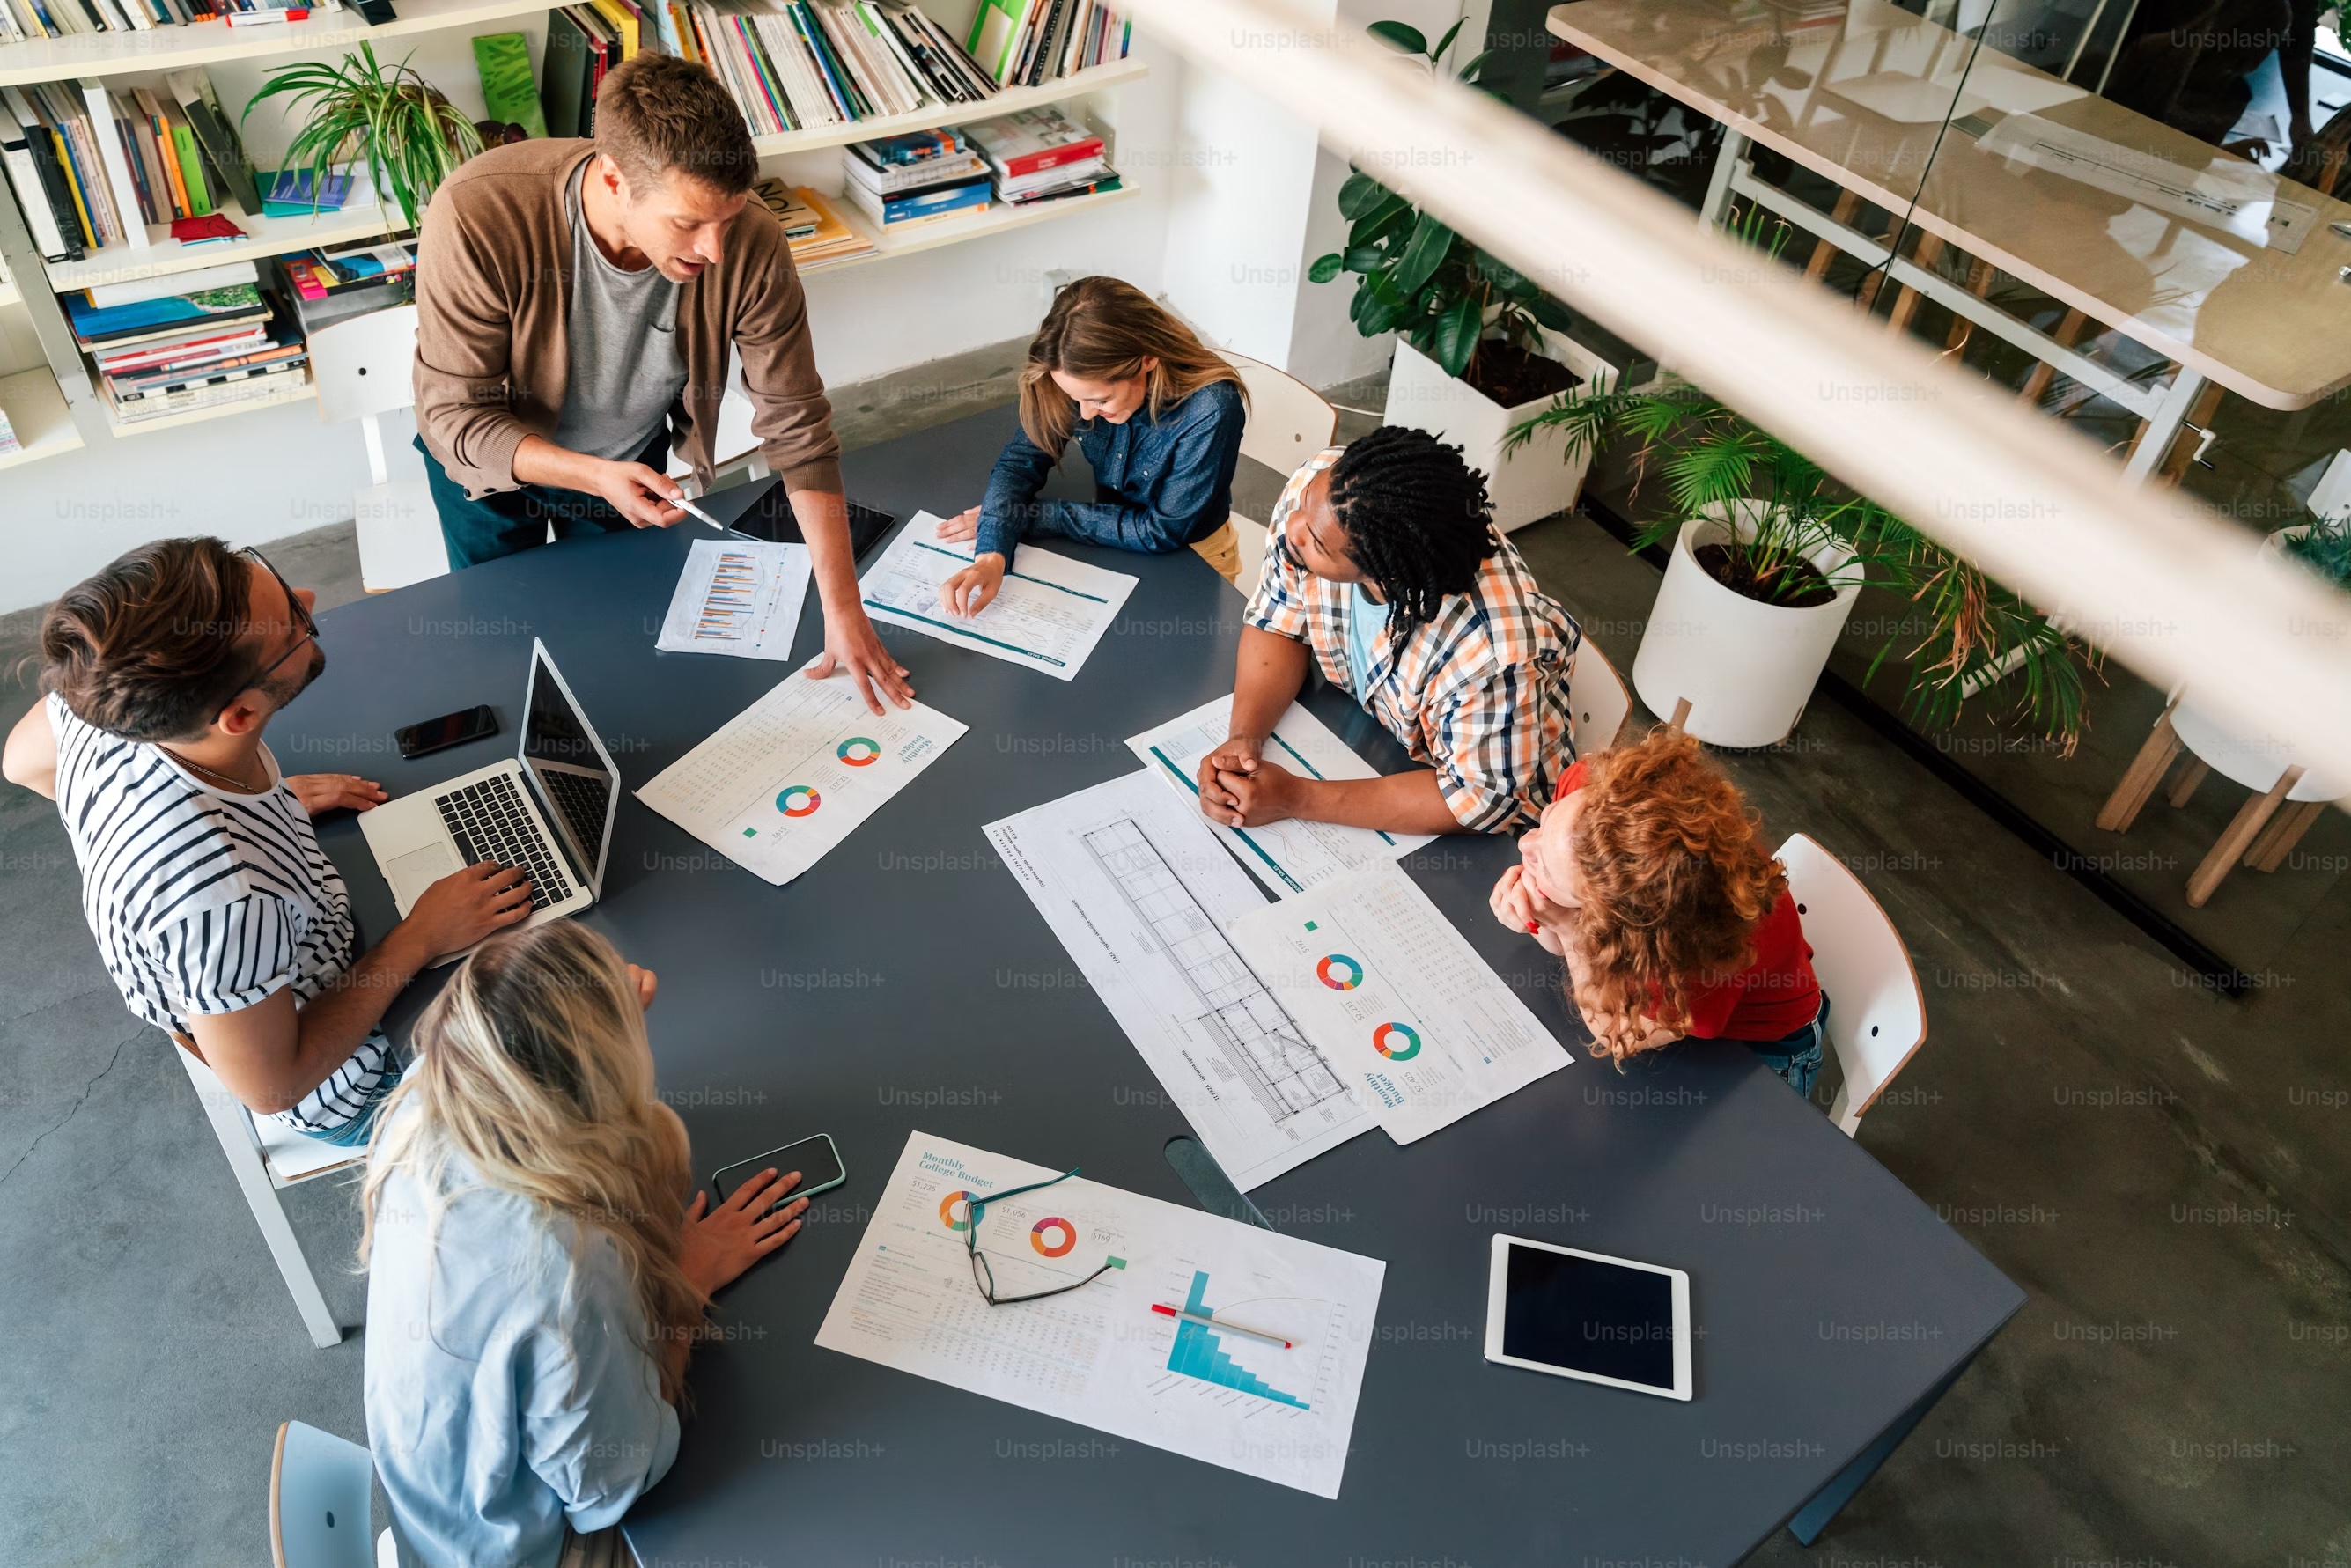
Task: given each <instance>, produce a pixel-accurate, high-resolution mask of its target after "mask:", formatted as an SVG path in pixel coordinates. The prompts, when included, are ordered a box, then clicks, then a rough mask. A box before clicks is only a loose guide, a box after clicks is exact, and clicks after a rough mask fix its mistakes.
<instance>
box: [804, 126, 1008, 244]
mask: <svg viewBox="0 0 2351 1568" xmlns="http://www.w3.org/2000/svg"><path fill="white" fill-rule="evenodd" d="M841 175H842V179H841V192H842V193H843V194H844V195H846V196H847V197H848V198H849V199H850V201H851V202H852V204H855V205H856V206H857V207H858V208H859V210H861V211H862V212H863V213H864V214H865V215H866V216H868V217H870V218H872V219H873V220H874V222H876V223H878V224H880V225H882V227H883V229H884V230H889V229H901V228H905V227H908V226H910V225H914V224H921V223H928V222H930V221H932V220H933V219H935V218H943V217H948V216H951V215H953V214H957V213H969V212H977V211H979V210H980V209H982V208H985V207H986V206H987V204H989V202H990V201H991V200H992V199H993V196H994V193H995V187H994V183H993V181H992V180H991V178H990V175H989V172H988V167H987V161H986V160H985V159H983V158H981V157H980V155H979V154H978V153H977V152H973V151H972V148H971V143H970V142H969V141H966V140H965V138H964V135H963V132H961V131H956V130H954V129H953V128H946V129H942V130H938V131H916V132H914V134H913V135H911V136H885V137H882V138H880V139H879V140H877V141H852V142H851V143H850V144H849V145H848V146H847V147H845V148H843V149H842V150H841Z"/></svg>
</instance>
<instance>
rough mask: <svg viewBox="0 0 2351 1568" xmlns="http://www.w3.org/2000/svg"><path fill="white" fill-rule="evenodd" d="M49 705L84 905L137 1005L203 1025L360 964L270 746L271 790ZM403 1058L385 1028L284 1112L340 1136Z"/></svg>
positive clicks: (324, 866) (337, 887) (347, 914)
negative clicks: (251, 788) (199, 767)
mask: <svg viewBox="0 0 2351 1568" xmlns="http://www.w3.org/2000/svg"><path fill="white" fill-rule="evenodd" d="M47 711H48V716H49V727H50V728H51V729H52V730H53V731H55V733H56V735H57V812H58V814H59V815H60V816H62V817H63V818H64V819H65V824H66V832H67V835H68V837H70V838H71V839H72V840H73V847H74V858H75V859H76V860H77V861H78V862H80V864H81V888H82V913H83V914H84V915H87V916H88V917H89V929H90V934H91V935H92V936H96V937H97V938H98V951H99V957H100V958H102V959H104V960H105V963H106V968H107V972H108V973H109V974H110V975H111V976H113V977H114V983H115V986H116V987H117V988H119V989H120V991H121V992H122V999H123V1002H124V1003H125V1004H126V1005H127V1006H128V1007H129V1008H130V1009H131V1013H132V1014H133V1015H134V1016H136V1017H138V1018H140V1019H144V1020H145V1021H147V1022H148V1023H151V1024H153V1025H154V1026H155V1027H156V1028H157V1029H160V1030H164V1031H165V1032H166V1033H170V1034H177V1035H188V1034H190V1030H189V1029H188V1021H187V1020H188V1019H190V1018H191V1017H206V1016H210V1015H212V1014H215V1013H233V1012H241V1011H243V1010H244V1009H246V1008H249V1007H253V1006H256V1004H258V1003H260V1002H262V1001H263V1000H265V999H266V998H268V997H269V996H270V995H271V994H272V993H274V992H276V991H277V990H279V989H280V988H291V989H292V991H293V993H294V998H295V1003H296V1005H297V1006H299V1005H301V1004H302V1003H304V1002H307V1001H308V1000H310V999H311V998H314V997H316V996H317V995H318V994H319V992H320V991H321V990H323V989H324V988H326V986H327V985H328V983H329V981H331V980H333V979H334V978H335V977H337V976H338V975H340V974H341V973H342V972H343V970H344V969H346V968H348V967H350V961H351V958H352V956H353V954H352V947H353V945H354V938H355V928H354V927H353V925H352V924H351V901H350V895H349V894H347V893H345V892H344V890H343V879H342V875H341V873H339V872H337V871H336V870H335V867H334V862H331V861H329V859H328V858H327V856H326V854H325V852H323V851H321V850H320V849H319V836H318V834H317V833H316V832H314V831H312V830H311V827H310V814H309V813H308V811H305V810H303V809H302V803H301V802H300V801H298V800H296V799H295V798H294V792H293V791H292V790H291V789H287V787H286V780H285V778H284V776H283V775H281V774H280V773H279V772H278V768H277V758H275V757H273V756H271V755H270V751H269V748H268V747H266V746H264V747H262V748H261V756H262V760H263V761H264V762H265V763H266V765H267V767H268V769H269V788H268V789H267V790H266V791H265V792H263V793H261V794H258V795H239V794H235V793H233V792H230V791H226V790H222V789H214V788H213V787H212V786H211V785H208V784H204V783H203V782H201V781H199V780H198V779H197V778H196V777H195V775H194V774H193V773H190V772H188V771H187V770H186V769H184V768H182V767H181V766H180V765H179V764H178V763H176V762H174V761H172V758H169V757H167V756H165V755H164V753H163V752H162V750H161V749H160V748H158V747H153V746H151V745H148V744H146V743H144V742H141V741H133V740H125V739H123V738H121V737H120V736H114V735H110V734H108V733H107V732H106V731H104V730H102V729H98V728H94V727H91V726H90V725H88V724H85V723H84V722H82V720H81V719H80V718H79V717H78V716H76V715H75V714H74V711H73V710H72V709H71V708H69V707H68V706H66V704H65V701H64V699H63V698H61V697H59V696H57V695H56V694H55V693H52V694H50V695H49V698H48V701H47ZM391 1060H392V1046H391V1043H390V1042H389V1041H388V1040H385V1039H384V1037H383V1035H382V1034H381V1032H379V1031H372V1030H371V1031H370V1033H369V1035H368V1037H367V1039H366V1040H362V1041H361V1042H360V1048H359V1049H358V1050H357V1051H353V1052H352V1053H351V1056H350V1060H349V1061H346V1062H344V1063H343V1064H342V1065H341V1066H340V1067H339V1068H337V1069H335V1071H333V1072H331V1073H329V1074H328V1076H327V1079H326V1082H323V1083H321V1084H319V1086H318V1087H317V1088H316V1089H313V1090H312V1091H310V1092H309V1093H308V1094H306V1095H304V1096H303V1097H302V1101H301V1103H299V1104H298V1105H296V1106H295V1107H294V1108H293V1109H292V1110H291V1111H285V1112H280V1113H278V1116H277V1119H278V1120H280V1121H282V1122H285V1123H287V1124H289V1125H291V1126H294V1127H296V1128H298V1129H299V1130H300V1131H303V1132H306V1133H330V1132H333V1131H335V1130H336V1129H338V1128H340V1127H341V1126H343V1125H344V1124H346V1123H348V1122H350V1120H351V1119H352V1118H353V1117H355V1116H357V1115H358V1114H360V1112H361V1111H363V1110H365V1109H366V1107H367V1103H368V1101H369V1099H370V1098H371V1096H372V1095H373V1093H374V1092H375V1089H376V1087H377V1084H378V1082H380V1081H381V1079H382V1077H383V1074H384V1071H385V1068H386V1066H387V1065H388V1064H389V1063H390V1061H391Z"/></svg>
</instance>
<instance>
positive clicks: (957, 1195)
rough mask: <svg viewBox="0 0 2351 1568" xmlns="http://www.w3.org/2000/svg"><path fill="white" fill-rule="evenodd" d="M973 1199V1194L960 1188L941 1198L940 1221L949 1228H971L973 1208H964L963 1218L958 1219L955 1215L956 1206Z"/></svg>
mask: <svg viewBox="0 0 2351 1568" xmlns="http://www.w3.org/2000/svg"><path fill="white" fill-rule="evenodd" d="M971 1199H972V1195H971V1194H970V1193H967V1192H965V1191H963V1190H962V1189H960V1188H958V1189H956V1191H954V1192H951V1193H949V1194H947V1195H946V1197H943V1198H941V1199H939V1223H940V1224H941V1225H944V1226H946V1228H948V1229H949V1230H969V1229H970V1228H971V1210H970V1209H969V1208H966V1209H965V1210H964V1217H963V1218H961V1219H957V1218H956V1216H955V1206H956V1204H958V1203H962V1204H968V1203H969V1202H971Z"/></svg>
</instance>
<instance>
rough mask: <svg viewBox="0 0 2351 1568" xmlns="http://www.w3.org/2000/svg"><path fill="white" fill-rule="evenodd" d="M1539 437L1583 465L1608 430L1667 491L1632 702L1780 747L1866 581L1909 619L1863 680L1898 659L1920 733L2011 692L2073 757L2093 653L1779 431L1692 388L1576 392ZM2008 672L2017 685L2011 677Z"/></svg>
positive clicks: (2013, 708) (1540, 424) (1718, 734)
mask: <svg viewBox="0 0 2351 1568" xmlns="http://www.w3.org/2000/svg"><path fill="white" fill-rule="evenodd" d="M1545 431H1547V432H1550V433H1552V434H1554V435H1555V436H1556V437H1557V438H1559V439H1560V440H1562V442H1563V444H1565V446H1566V447H1567V449H1568V450H1569V451H1570V452H1572V453H1574V454H1577V455H1581V456H1583V457H1584V458H1585V459H1587V460H1588V458H1589V455H1590V453H1591V450H1592V448H1593V446H1594V445H1596V444H1598V443H1599V441H1600V440H1601V439H1603V437H1604V436H1606V435H1610V434H1621V435H1623V436H1624V437H1625V438H1626V439H1628V440H1631V441H1633V442H1634V443H1635V448H1634V452H1633V462H1634V473H1635V490H1636V492H1637V490H1638V488H1639V486H1641V485H1642V484H1645V483H1646V482H1647V477H1648V474H1649V471H1650V469H1651V468H1652V467H1653V466H1654V467H1655V468H1656V470H1657V471H1658V472H1659V473H1660V474H1661V475H1662V476H1663V477H1664V479H1665V482H1666V486H1667V492H1668V494H1669V495H1670V497H1671V498H1672V501H1673V508H1672V510H1671V511H1670V512H1669V513H1668V514H1667V516H1666V517H1662V518H1659V519H1656V520H1654V521H1651V522H1647V523H1645V524H1642V525H1641V526H1640V527H1639V528H1638V529H1637V530H1636V533H1635V548H1640V549H1646V548H1648V547H1649V546H1652V545H1669V548H1670V549H1671V552H1672V553H1671V554H1670V556H1669V557H1668V558H1667V567H1666V580H1665V582H1664V584H1663V585H1662V586H1660V588H1659V589H1658V591H1657V600H1656V605H1655V606H1654V607H1653V608H1652V610H1651V611H1650V614H1649V622H1648V624H1647V626H1646V628H1645V629H1644V631H1643V633H1642V638H1641V648H1640V652H1639V653H1638V654H1637V655H1635V659H1634V663H1633V684H1634V686H1635V689H1636V690H1638V691H1639V692H1640V694H1641V699H1642V701H1644V702H1646V704H1648V706H1650V708H1651V709H1652V710H1654V711H1656V712H1657V713H1660V714H1668V715H1670V714H1672V713H1673V712H1674V711H1675V710H1676V708H1677V706H1679V704H1680V703H1681V702H1682V701H1684V700H1687V701H1688V703H1689V704H1690V709H1689V713H1688V715H1687V717H1686V718H1685V720H1684V723H1685V726H1686V727H1687V729H1688V730H1689V732H1690V733H1691V734H1692V735H1695V736H1697V737H1698V738H1699V739H1701V740H1704V741H1708V742H1709V743H1711V744H1715V745H1719V746H1729V747H1756V746H1771V745H1775V744H1777V743H1778V742H1780V741H1782V740H1784V739H1785V738H1786V737H1787V736H1788V734H1789V732H1790V731H1792V729H1794V727H1795V725H1796V721H1797V719H1798V718H1799V717H1800V716H1802V713H1803V709H1804V704H1805V701H1806V700H1807V699H1808V698H1809V697H1810V696H1811V695H1812V690H1813V685H1815V683H1817V682H1818V680H1819V678H1820V674H1821V671H1822V669H1823V666H1825V665H1826V664H1827V663H1828V657H1829V653H1830V652H1831V651H1832V650H1833V649H1834V647H1835V645H1836V641H1837V638H1838V636H1839V634H1840V633H1841V632H1843V631H1844V625H1845V618H1846V613H1847V612H1848V611H1849V610H1850V608H1851V606H1852V604H1853V601H1854V600H1855V598H1856V597H1858V596H1859V594H1860V592H1861V591H1862V589H1863V588H1864V587H1865V586H1870V585H1876V586H1878V587H1881V588H1886V589H1889V590H1892V591H1896V592H1898V593H1901V594H1903V595H1904V596H1906V597H1907V599H1908V600H1909V601H1910V602H1911V604H1912V605H1913V606H1914V610H1915V612H1914V613H1913V614H1912V615H1910V616H1907V617H1905V618H1903V620H1902V621H1900V622H1898V623H1897V624H1896V625H1895V626H1894V627H1893V628H1892V630H1891V632H1889V634H1888V636H1887V638H1886V643H1884V645H1883V646H1882V647H1880V649H1879V650H1878V653H1877V657H1876V660H1875V661H1874V662H1873V663H1872V664H1871V665H1870V671H1869V673H1870V674H1871V675H1872V676H1874V675H1875V674H1876V672H1877V670H1878V668H1879V667H1880V666H1881V665H1882V664H1884V663H1885V661H1886V658H1887V657H1889V656H1890V655H1892V654H1894V653H1897V652H1899V653H1901V654H1902V655H1903V656H1904V657H1906V658H1907V660H1908V661H1909V665H1910V674H1909V680H1908V685H1907V688H1906V690H1905V692H1904V699H1903V700H1904V706H1905V709H1906V711H1907V713H1908V714H1909V716H1911V717H1912V719H1913V720H1914V721H1916V722H1917V723H1919V724H1920V725H1922V726H1924V727H1928V728H1942V727H1949V725H1951V724H1953V723H1955V722H1957V720H1958V719H1959V715H1960V713H1961V712H1962V711H1963V710H1964V708H1965V706H1966V705H1967V704H1968V703H1969V702H1970V701H1972V700H1975V699H1978V698H1986V699H1987V700H1989V698H1990V694H1991V693H1992V692H1993V691H1995V690H2006V691H2010V692H2012V694H2013V696H2012V700H2011V702H2010V704H2009V706H2008V707H2007V708H2006V709H2004V710H2002V716H2006V717H2010V718H2017V719H2022V720H2024V721H2025V722H2027V723H2029V724H2031V725H2032V727H2035V728H2037V729H2039V730H2040V731H2041V732H2043V734H2045V735H2048V736H2050V737H2052V738H2053V739H2055V740H2056V741H2057V742H2058V743H2059V744H2060V745H2061V747H2063V749H2064V751H2066V752H2069V753H2070V752H2071V751H2072V750H2073V748H2074V744H2075V743H2076V742H2077V741H2078V740H2079V738H2080V737H2081V733H2082V728H2083V726H2084V722H2085V716H2084V707H2083V700H2084V695H2085V685H2086V681H2085V676H2086V674H2087V672H2088V671H2089V669H2090V668H2092V667H2093V663H2094V660H2093V656H2092V655H2091V654H2089V653H2088V652H2087V651H2086V650H2085V648H2084V646H2083V645H2082V644H2081V643H2079V642H2078V640H2076V639H2075V638H2074V637H2071V636H2069V635H2067V634H2066V633H2065V632H2064V631H2063V630H2062V629H2061V628H2060V627H2058V626H2057V625H2056V624H2054V623H2053V622H2052V621H2051V620H2050V618H2049V617H2048V616H2046V615H2043V614H2042V613H2041V612H2038V611H2036V610H2035V609H2033V608H2032V606H2031V605H2030V604H2027V603H2026V602H2025V601H2022V599H2019V598H2018V597H2017V596H2016V595H2015V594H2013V593H2011V592H2010V591H2008V590H2006V589H2005V588H2002V587H2001V585H2000V584H1998V583H1996V582H1993V581H1992V580H1991V579H1989V578H1987V577H1986V576H1984V574H1983V573H1982V572H1981V571H1980V570H1977V569H1976V568H1975V567H1974V566H1972V565H1971V564H1970V563H1969V562H1967V561H1966V560H1964V559H1960V558H1959V557H1958V556H1955V555H1953V554H1951V553H1950V552H1949V550H1946V549H1943V548H1942V547H1941V546H1939V545H1938V544H1936V543H1935V542H1934V541H1933V540H1932V539H1930V538H1928V537H1927V536H1926V535H1924V534H1922V533H1920V532H1918V530H1917V529H1916V528H1912V527H1911V526H1910V525H1909V524H1907V523H1906V522H1904V521H1903V520H1902V519H1901V518H1900V517H1896V516H1895V515H1894V514H1893V513H1891V512H1889V511H1887V510H1886V508H1885V507H1881V506H1879V505H1878V504H1877V503H1876V502H1875V501H1873V500H1871V499H1869V498H1868V497H1865V496H1859V495H1855V493H1853V492H1852V491H1851V490H1849V489H1847V488H1845V487H1844V486H1842V485H1840V484H1838V483H1837V481H1836V480H1834V478H1832V477H1831V476H1829V474H1828V473H1827V472H1826V471H1825V470H1823V468H1822V467H1821V466H1820V465H1818V464H1816V463H1814V462H1813V461H1812V459H1810V458H1808V457H1806V456H1805V455H1803V454H1802V453H1800V452H1798V451H1796V450H1795V449H1794V448H1793V447H1791V446H1790V445H1788V444H1786V443H1785V442H1783V441H1781V440H1779V439H1777V438H1776V437H1774V436H1771V435H1770V434H1766V433H1765V432H1763V431H1761V430H1758V429H1757V428H1756V427H1755V426H1753V425H1752V424H1750V423H1748V422H1747V421H1746V420H1745V419H1743V418H1741V417H1740V415H1739V414H1737V413H1734V412H1732V411H1731V410H1730V409H1729V408H1727V407H1725V406H1724V405H1723V404H1722V403H1720V402H1717V401H1715V400H1714V399H1713V398H1711V397H1709V396H1708V395H1707V394H1706V393H1705V392H1702V391H1700V390H1699V389H1698V388H1696V387H1693V386H1690V385H1688V384H1687V383H1686V382H1676V381H1671V380H1667V381H1664V382H1658V383H1656V384H1655V385H1653V386H1650V387H1646V388H1644V389H1641V390H1639V391H1636V392H1615V391H1609V390H1606V389H1598V390H1593V391H1587V392H1570V393H1567V394H1563V395H1562V396H1561V397H1559V398H1558V399H1556V400H1554V401H1553V402H1552V404H1551V406H1550V407H1548V408H1546V409H1544V410H1542V411H1541V413H1538V414H1536V415H1535V416H1534V417H1533V418H1531V419H1529V420H1527V421H1526V422H1525V423H1522V424H1520V426H1519V427H1518V428H1517V429H1515V430H1514V431H1513V432H1512V433H1511V439H1512V440H1513V441H1521V440H1526V441H1531V440H1533V439H1534V438H1535V436H1536V434H1537V433H1538V432H1545ZM2008 683H2013V684H2012V685H2008Z"/></svg>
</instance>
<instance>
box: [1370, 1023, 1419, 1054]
mask: <svg viewBox="0 0 2351 1568" xmlns="http://www.w3.org/2000/svg"><path fill="white" fill-rule="evenodd" d="M1372 1049H1373V1050H1374V1051H1378V1052H1379V1053H1380V1054H1381V1055H1382V1056H1384V1057H1386V1058H1387V1059H1388V1060H1389V1061H1411V1060H1412V1059H1413V1058H1414V1057H1416V1056H1418V1055H1419V1054H1420V1036H1419V1034H1418V1033H1416V1031H1415V1030H1414V1029H1413V1027H1412V1025H1410V1024H1408V1023H1384V1024H1382V1025H1380V1027H1379V1028H1377V1029H1375V1030H1372Z"/></svg>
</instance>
